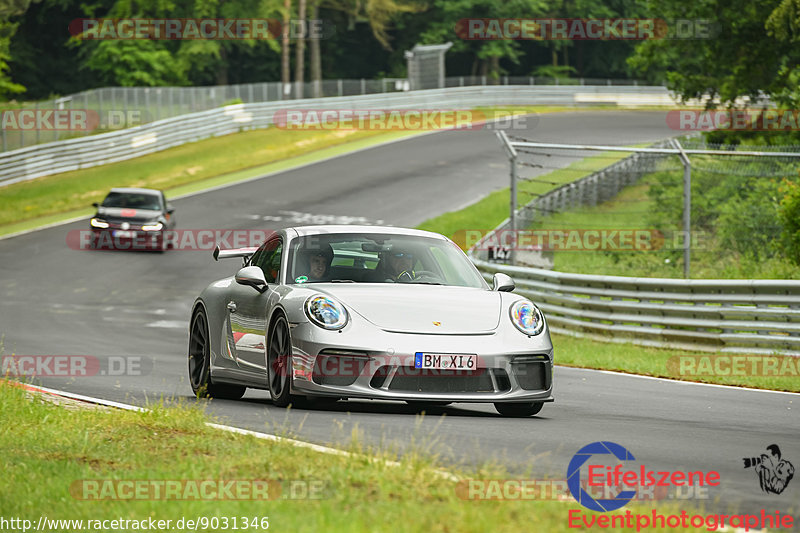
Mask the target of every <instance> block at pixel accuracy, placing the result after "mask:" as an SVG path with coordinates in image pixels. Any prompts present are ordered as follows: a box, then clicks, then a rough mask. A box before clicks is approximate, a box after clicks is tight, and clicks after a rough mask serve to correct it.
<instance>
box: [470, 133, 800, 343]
mask: <svg viewBox="0 0 800 533" xmlns="http://www.w3.org/2000/svg"><path fill="white" fill-rule="evenodd" d="M512 144H514V143H512ZM524 144H525V143H519V144H518V145H524ZM683 144H684V148H686V145H687V142H686V141H683ZM688 144H689V145H690V146H691V148H692V149H694V151H696V152H697V151H700V148H698V147H702V144H700V143H698V141H697V140H694V141H690V142H689V143H688ZM669 147H670V144H668V143H667V142H664V143H657V144H655V145H652V146H651V147H650V148H669ZM728 148H731V147H728ZM750 148H752V147H750ZM790 148H793V150H792V151H793V152H794V153H793V154H792V155H793V156H798V155H800V149H798V147H782V150H784V151H786V150H788V149H790ZM772 151H773V152H775V148H774V147H773V148H772ZM732 153H736V152H732ZM773 155H774V153H773ZM666 157H667V155H666V154H655V153H639V154H636V153H635V154H633V155H631V156H629V157H626V158H624V159H622V160H620V161H617V162H615V163H614V164H612V165H610V166H608V167H606V168H604V169H602V170H600V171H598V172H594V173H592V174H590V175H589V176H586V177H584V178H581V179H579V180H577V181H573V182H570V183H567V184H564V185H561V186H559V187H557V188H555V189H553V190H551V191H549V192H547V193H546V194H543V195H540V196H538V197H536V198H535V199H533V200H532V201H531V202H529V203H528V204H526V205H525V206H523V207H522V208H521V209H519V210H517V211H516V215H517V220H518V224H517V226H516V227H517V228H528V227H530V225H531V224H532V223H533V222H535V221H538V220H541V219H542V218H545V217H547V216H549V215H551V214H553V213H558V212H562V211H565V210H568V209H573V208H576V207H579V206H589V205H597V204H598V203H601V202H603V201H607V200H610V199H612V198H614V197H615V196H616V195H617V194H618V193H619V192H620V191H621V190H622V189H623V188H625V187H627V186H629V185H632V184H634V183H636V182H637V181H639V180H640V179H641V178H642V177H643V176H645V175H647V174H650V173H652V172H654V171H656V170H664V169H665V168H669V164H667V165H665V164H664V163H665V161H666ZM788 157H789V156H788V155H787V160H788ZM770 159H773V158H770ZM775 159H777V158H775ZM672 167H673V170H674V169H675V168H681V165H679V164H678V165H672ZM511 227H512V221H511V218H509V219H507V220H506V221H504V222H503V223H502V224H501V225H500V226H498V227H497V228H495V230H494V231H493V232H491V233H490V234H487V235H486V236H484V237H483V239H482V240H481V241H479V242H477V243H476V244H475V245H474V246H473V247H472V248H471V249H470V257H471V259H472V260H473V262H474V263H475V264H476V266H477V267H478V268H479V270H481V272H482V273H483V274H484V276H485V277H486V279H487V280H489V279H491V277H492V275H493V274H494V273H497V272H502V273H505V274H508V275H510V276H511V277H512V278H514V280H515V282H516V285H517V289H516V292H517V293H519V294H522V295H524V296H527V297H528V298H530V299H531V300H533V301H534V302H536V304H537V305H539V307H540V308H541V309H542V311H544V312H545V314H546V316H547V320H548V322H549V324H550V326H551V329H552V330H553V331H555V332H557V333H562V334H567V335H572V336H578V337H590V338H595V339H598V340H603V341H607V342H632V343H634V344H640V345H647V346H656V347H662V348H681V349H690V350H698V351H710V352H730V353H747V354H756V353H762V354H766V353H782V354H789V355H800V281H798V280H723V279H673V278H644V277H623V276H607V275H591V274H576V273H566V272H557V271H554V270H548V269H544V268H531V267H525V266H514V265H508V264H500V263H498V262H494V261H490V260H489V255H488V253H489V251H490V250H491V247H489V246H486V243H487V242H491V241H492V240H493V239H494V242H502V240H503V239H502V238H499V237H498V235H502V234H503V232H506V231H508V230H509V229H511ZM685 238H686V236H685V235H684V239H685Z"/></svg>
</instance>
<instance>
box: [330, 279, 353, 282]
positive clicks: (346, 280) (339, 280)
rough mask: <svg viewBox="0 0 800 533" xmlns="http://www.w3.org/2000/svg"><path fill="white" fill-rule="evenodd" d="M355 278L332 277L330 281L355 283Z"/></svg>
mask: <svg viewBox="0 0 800 533" xmlns="http://www.w3.org/2000/svg"><path fill="white" fill-rule="evenodd" d="M355 282H356V280H354V279H332V280H330V281H329V282H328V283H355Z"/></svg>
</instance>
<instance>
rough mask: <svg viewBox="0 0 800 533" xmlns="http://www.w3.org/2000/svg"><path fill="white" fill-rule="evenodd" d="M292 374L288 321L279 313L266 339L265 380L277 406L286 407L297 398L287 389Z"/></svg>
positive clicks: (290, 339)
mask: <svg viewBox="0 0 800 533" xmlns="http://www.w3.org/2000/svg"><path fill="white" fill-rule="evenodd" d="M291 374H292V337H291V335H290V334H289V322H287V321H286V317H285V316H283V315H279V316H278V317H277V318H276V319H275V322H273V323H272V327H271V328H270V333H269V340H268V341H267V382H268V385H269V394H270V396H272V403H273V404H275V405H276V406H278V407H286V406H287V405H289V404H290V403H292V401H295V400H297V398H296V397H294V396H292V395H291V394H290V393H289V391H290V389H291V382H292V379H291Z"/></svg>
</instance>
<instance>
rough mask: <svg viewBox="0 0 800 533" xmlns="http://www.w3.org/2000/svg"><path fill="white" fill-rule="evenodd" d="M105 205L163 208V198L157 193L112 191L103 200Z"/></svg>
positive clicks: (129, 207)
mask: <svg viewBox="0 0 800 533" xmlns="http://www.w3.org/2000/svg"><path fill="white" fill-rule="evenodd" d="M102 206H103V207H125V208H128V209H152V210H153V211H160V210H161V198H160V197H159V196H157V195H155V194H145V193H131V192H110V193H108V196H106V199H105V200H103V203H102Z"/></svg>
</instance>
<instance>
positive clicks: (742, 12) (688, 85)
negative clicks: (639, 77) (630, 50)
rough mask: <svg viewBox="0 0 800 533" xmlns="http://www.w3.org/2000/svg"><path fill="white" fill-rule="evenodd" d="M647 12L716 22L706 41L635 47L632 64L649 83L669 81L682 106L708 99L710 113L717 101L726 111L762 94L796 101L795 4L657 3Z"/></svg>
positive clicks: (788, 0) (787, 0)
mask: <svg viewBox="0 0 800 533" xmlns="http://www.w3.org/2000/svg"><path fill="white" fill-rule="evenodd" d="M649 6H650V8H651V12H657V11H656V8H657V9H658V10H659V11H660V12H661V13H662V14H661V15H660V16H661V17H662V18H665V19H667V20H669V19H675V18H679V19H686V20H702V19H705V20H711V21H714V24H713V25H712V26H711V32H710V33H709V35H708V36H707V37H706V36H702V35H701V38H695V39H654V40H648V41H644V42H642V43H641V44H640V45H639V46H637V48H636V51H635V54H634V55H633V56H632V57H631V58H630V59H629V63H630V65H631V66H632V67H633V68H634V69H635V70H637V71H638V72H639V73H641V74H644V75H645V76H647V77H648V79H649V80H650V81H653V82H660V81H665V82H666V84H667V86H668V87H669V88H670V89H672V90H674V91H676V92H677V93H678V94H680V95H681V97H682V98H683V99H684V100H689V99H693V98H702V97H703V96H705V95H708V96H710V97H711V100H709V101H708V106H710V107H711V106H713V105H714V104H713V98H715V97H719V99H720V100H721V102H722V103H723V104H724V105H727V106H734V105H735V103H736V101H737V99H739V98H741V97H745V96H746V97H751V98H759V97H760V96H761V95H762V94H767V95H771V96H773V97H777V98H779V99H780V100H783V101H782V102H780V103H787V102H788V101H791V100H792V98H793V97H792V96H791V95H793V94H794V93H795V88H796V87H797V81H798V75H797V64H798V59H800V50H799V49H798V47H797V45H796V42H795V40H796V38H797V37H796V34H794V33H793V32H791V31H789V27H792V26H791V24H792V22H791V21H792V16H793V13H795V14H796V12H797V11H796V8H797V3H796V0H784V1H783V2H780V0H765V1H763V2H751V1H750V0H703V1H699V2H692V3H686V2H683V1H681V0H663V1H662V0H659V1H658V2H657V3H656V2H654V1H653V2H651V3H650V4H649ZM794 17H795V19H794V20H795V23H796V15H794ZM768 21H769V23H768ZM794 27H796V26H794Z"/></svg>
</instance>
